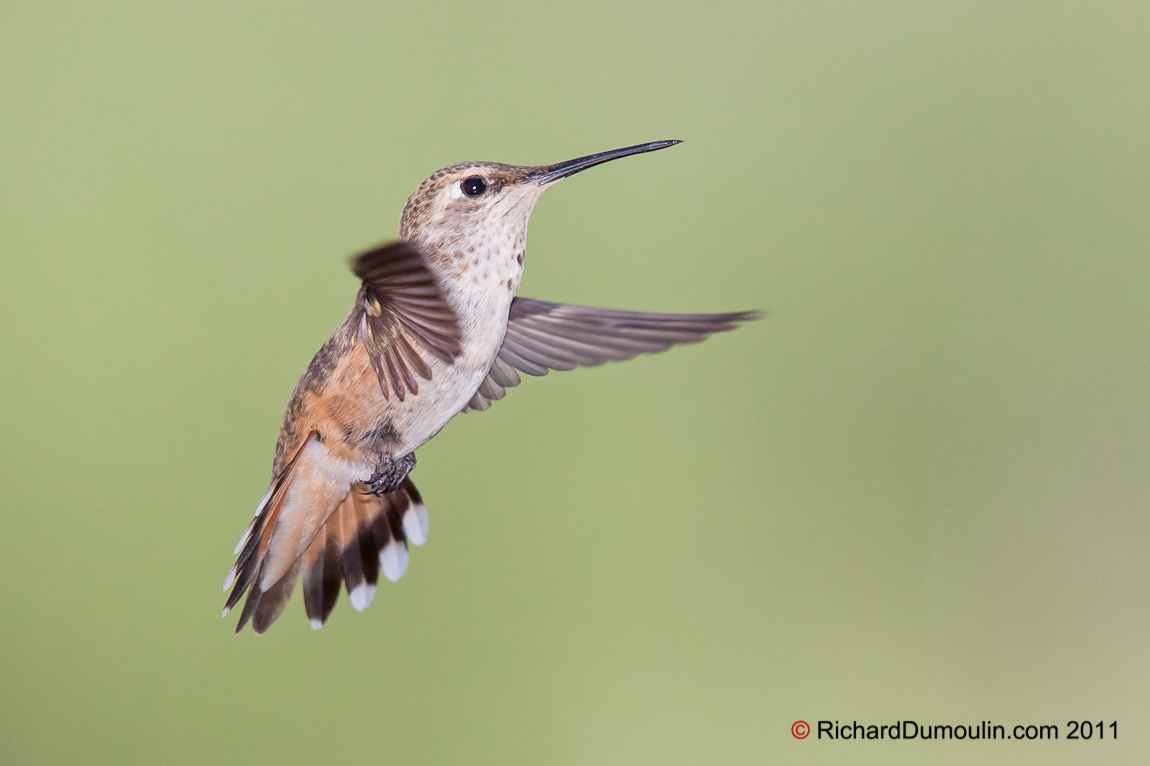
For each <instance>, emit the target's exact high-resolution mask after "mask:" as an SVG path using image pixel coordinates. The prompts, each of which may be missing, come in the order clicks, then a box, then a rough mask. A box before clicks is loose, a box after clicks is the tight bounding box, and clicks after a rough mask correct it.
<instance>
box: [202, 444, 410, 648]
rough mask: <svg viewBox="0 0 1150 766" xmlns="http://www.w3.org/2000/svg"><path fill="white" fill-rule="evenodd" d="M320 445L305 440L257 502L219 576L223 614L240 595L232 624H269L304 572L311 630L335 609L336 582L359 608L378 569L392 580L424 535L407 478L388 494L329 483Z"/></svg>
mask: <svg viewBox="0 0 1150 766" xmlns="http://www.w3.org/2000/svg"><path fill="white" fill-rule="evenodd" d="M322 451H323V445H322V444H321V443H320V442H318V440H316V439H315V438H314V437H311V438H308V439H306V440H305V442H304V445H303V446H302V447H301V448H300V449H299V451H298V452H297V453H296V454H295V456H294V457H293V458H292V460H291V461H290V462H289V463H288V465H287V467H286V468H285V469H284V470H283V471H282V473H281V474H280V476H279V477H278V478H277V479H276V480H275V481H273V482H272V486H271V488H270V489H269V490H268V493H267V494H266V495H265V496H264V499H263V501H262V502H261V503H260V505H259V507H258V509H257V511H256V517H255V518H254V519H253V520H252V523H251V524H250V525H249V526H248V528H247V530H246V531H245V532H244V535H243V537H241V538H240V542H239V544H238V545H237V546H236V552H237V553H238V554H239V557H238V558H237V560H236V563H235V565H234V566H233V567H232V570H231V572H229V574H228V577H227V579H226V580H225V581H224V589H225V590H227V589H228V588H231V593H230V594H229V595H228V600H227V603H226V605H225V607H224V616H226V615H227V614H228V612H229V611H230V610H231V609H232V607H233V606H235V605H236V604H237V603H239V601H240V599H241V598H242V597H243V595H244V592H245V591H247V594H248V595H247V600H246V601H245V602H244V607H243V611H242V612H241V614H240V619H239V622H238V624H237V625H236V632H237V633H238V632H240V631H241V630H243V627H244V625H246V624H247V623H248V622H249V621H251V623H252V628H253V630H255V632H256V633H263V632H264V631H265V630H267V629H268V627H269V626H270V625H271V624H272V623H273V622H275V620H276V618H277V617H279V615H280V613H281V612H282V611H283V609H284V606H286V605H287V602H288V599H290V598H291V594H292V591H293V590H294V589H295V584H296V581H297V580H298V579H299V576H300V573H301V571H302V573H303V581H304V605H305V607H306V610H307V615H308V619H309V621H310V622H311V626H312V628H313V629H316V630H318V629H319V628H321V627H323V624H324V622H326V621H327V618H328V615H329V614H331V610H332V608H333V607H334V606H335V601H336V598H337V597H338V595H339V588H340V581H341V580H342V581H343V582H344V583H346V585H347V590H348V594H349V596H350V598H351V604H352V606H353V607H355V609H356V610H357V611H361V612H362V611H363V610H364V609H366V608H367V606H368V605H369V604H370V603H371V600H372V598H373V597H374V596H375V588H376V583H377V582H378V580H379V572H380V570H382V571H383V574H384V576H385V577H387V578H388V579H389V580H391V581H393V582H394V581H395V580H398V579H399V578H400V577H402V576H403V573H404V571H405V570H406V569H407V560H408V552H407V544H408V542H410V543H412V544H413V545H422V544H423V543H424V541H425V540H426V539H427V510H426V509H425V508H424V506H423V500H422V498H421V497H420V495H419V491H418V490H417V489H416V488H415V484H413V483H412V481H411V479H410V478H407V479H405V480H404V482H403V483H402V484H401V485H400V486H399V488H398V489H396V490H395V491H394V492H391V493H389V494H387V495H383V496H376V495H370V494H367V492H368V490H369V487H368V486H367V485H364V484H351V483H350V481H349V482H348V483H342V482H339V481H335V480H333V479H334V477H333V476H332V475H331V469H330V466H327V467H326V470H325V461H324V455H323V452H322Z"/></svg>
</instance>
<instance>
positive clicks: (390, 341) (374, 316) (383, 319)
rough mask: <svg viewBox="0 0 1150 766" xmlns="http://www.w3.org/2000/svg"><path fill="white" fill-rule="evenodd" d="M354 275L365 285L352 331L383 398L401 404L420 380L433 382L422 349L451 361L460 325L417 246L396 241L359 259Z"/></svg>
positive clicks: (458, 346)
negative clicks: (397, 400) (363, 349)
mask: <svg viewBox="0 0 1150 766" xmlns="http://www.w3.org/2000/svg"><path fill="white" fill-rule="evenodd" d="M352 270H353V271H354V272H355V274H356V276H358V277H359V278H360V279H362V280H363V287H362V288H361V289H360V291H359V296H358V297H357V298H356V304H355V316H354V321H353V326H354V327H356V328H357V333H358V338H359V340H360V342H362V343H363V344H364V346H365V347H366V348H367V350H368V354H369V356H370V358H371V366H372V369H373V370H375V374H376V377H378V378H379V387H380V388H381V389H382V390H383V395H384V396H391V395H392V394H394V395H395V397H396V398H397V399H399V400H400V401H402V400H403V399H404V398H405V397H406V396H407V394H409V393H411V394H414V393H417V392H418V391H419V381H418V380H417V379H416V378H417V376H418V377H421V378H424V379H425V380H430V379H431V368H430V367H429V366H428V365H427V362H426V361H425V360H424V359H423V358H422V356H421V355H420V353H419V351H420V349H422V350H424V351H426V352H428V353H430V354H431V355H433V356H435V357H436V358H438V359H440V360H442V361H444V362H451V361H452V360H454V359H455V357H457V356H458V355H459V354H460V352H461V350H462V345H461V340H460V332H459V321H458V319H457V317H456V316H455V312H454V311H453V310H452V309H451V306H449V305H448V304H447V301H446V299H445V298H444V297H443V292H442V290H440V287H439V283H438V282H437V281H436V279H435V275H434V274H433V273H432V272H431V269H430V268H429V267H428V265H427V261H426V260H425V259H424V257H423V255H422V254H421V253H420V252H419V250H418V249H416V247H415V246H414V245H412V244H410V243H408V242H392V243H390V244H387V245H383V246H382V247H378V248H376V249H374V250H370V251H368V252H366V253H362V254H360V255H358V256H356V258H355V260H354V261H353V262H352Z"/></svg>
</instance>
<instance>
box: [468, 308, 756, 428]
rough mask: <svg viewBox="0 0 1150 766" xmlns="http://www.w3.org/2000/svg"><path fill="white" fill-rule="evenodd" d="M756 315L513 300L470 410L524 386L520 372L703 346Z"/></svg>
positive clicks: (570, 367)
mask: <svg viewBox="0 0 1150 766" xmlns="http://www.w3.org/2000/svg"><path fill="white" fill-rule="evenodd" d="M758 318H759V314H758V313H757V312H754V311H738V312H734V313H730V314H651V313H647V312H643V311H626V310H622V309H601V308H595V307H594V306H572V305H568V304H563V303H547V302H545V301H536V300H532V299H530V298H518V297H517V298H515V299H514V300H512V301H511V313H510V315H509V317H508V321H507V334H506V335H505V336H504V338H503V346H502V347H501V348H500V349H499V355H498V356H497V357H496V358H495V362H494V363H493V364H492V365H491V369H490V370H489V371H488V373H487V377H486V378H485V379H484V380H483V383H481V384H480V386H479V390H478V391H476V393H475V396H473V397H472V398H471V401H469V402H468V403H467V406H466V407H465V408H464V410H463V411H464V412H472V411H474V410H486V409H487V408H488V407H490V406H491V402H492V401H495V400H497V399H502V398H503V397H504V395H506V393H507V391H506V390H507V389H508V388H511V387H513V386H517V385H519V381H520V378H519V373H520V372H525V373H527V374H528V375H546V374H547V373H548V371H550V370H573V369H575V368H576V367H594V366H596V365H600V364H603V363H604V362H618V361H622V360H624V359H632V358H634V357H636V356H638V355H639V354H654V353H657V352H659V351H666V350H667V349H669V348H670V347H671V346H677V345H680V344H683V343H698V342H699V341H701V340H703V339H705V338H706V337H707V336H709V335H711V334H712V333H716V332H726V331H727V330H733V329H735V327H736V326H737V325H738V323H739V322H746V321H750V320H752V319H758Z"/></svg>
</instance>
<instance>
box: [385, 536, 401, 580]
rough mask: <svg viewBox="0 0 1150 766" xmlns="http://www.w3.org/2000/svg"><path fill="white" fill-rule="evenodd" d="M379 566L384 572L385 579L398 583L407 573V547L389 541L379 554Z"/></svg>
mask: <svg viewBox="0 0 1150 766" xmlns="http://www.w3.org/2000/svg"><path fill="white" fill-rule="evenodd" d="M379 566H380V568H381V569H382V570H383V576H384V577H386V578H387V579H389V580H391V581H392V582H398V581H399V578H400V577H403V573H404V572H406V571H407V546H405V545H403V544H401V543H397V542H396V541H395V540H389V541H388V543H387V545H385V546H383V550H381V551H380V552H379Z"/></svg>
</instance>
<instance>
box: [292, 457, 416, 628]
mask: <svg viewBox="0 0 1150 766" xmlns="http://www.w3.org/2000/svg"><path fill="white" fill-rule="evenodd" d="M369 489H370V487H368V486H367V485H365V484H357V485H356V486H354V487H353V488H352V490H351V492H349V493H348V495H347V497H345V498H344V500H343V502H342V503H340V505H339V507H338V508H336V510H335V512H334V513H332V514H331V516H329V517H328V519H327V522H326V523H325V524H324V528H323V530H322V531H321V532H320V533H319V534H317V535H316V536H315V537H313V538H312V541H311V544H310V545H309V546H308V548H307V550H306V551H305V552H304V554H303V556H302V557H301V560H300V561H301V564H302V568H303V600H304V608H305V609H306V611H307V617H308V621H309V622H310V623H311V627H312V629H313V630H319V629H320V628H322V627H323V625H324V623H325V622H327V618H328V616H329V615H330V614H331V610H332V609H333V608H334V607H335V602H336V599H337V598H338V597H339V586H340V582H341V581H342V582H343V584H344V585H345V586H346V587H347V593H348V597H349V598H350V600H351V605H352V607H354V608H355V610H356V611H357V612H362V611H363V610H364V609H366V608H367V607H368V606H369V605H370V604H371V601H372V599H373V598H375V590H376V586H377V584H378V583H379V573H380V571H382V572H383V576H384V577H386V578H387V579H388V580H390V581H391V582H395V581H397V580H398V579H399V578H400V577H403V574H404V572H405V571H407V561H408V550H407V546H408V544H409V543H410V544H412V545H423V543H424V542H426V540H427V509H426V508H425V507H424V505H423V498H422V497H420V495H419V490H417V489H416V488H415V484H414V483H412V481H411V478H410V477H408V478H406V479H404V481H403V484H401V485H400V486H399V488H398V489H396V490H395V491H394V492H391V493H388V494H386V495H382V496H380V495H372V494H369V493H368V491H369Z"/></svg>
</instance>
